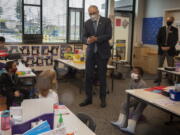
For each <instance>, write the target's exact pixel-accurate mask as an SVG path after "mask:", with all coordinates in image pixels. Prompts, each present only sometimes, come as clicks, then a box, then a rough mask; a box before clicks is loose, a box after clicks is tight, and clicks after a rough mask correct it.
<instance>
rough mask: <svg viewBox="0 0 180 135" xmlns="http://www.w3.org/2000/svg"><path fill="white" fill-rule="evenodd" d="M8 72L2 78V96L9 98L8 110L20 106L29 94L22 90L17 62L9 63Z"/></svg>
mask: <svg viewBox="0 0 180 135" xmlns="http://www.w3.org/2000/svg"><path fill="white" fill-rule="evenodd" d="M5 69H6V72H5V73H3V74H2V75H1V77H0V88H1V89H0V94H1V95H3V96H5V97H7V106H8V108H9V107H10V106H12V105H20V104H21V102H22V100H23V99H24V98H27V97H28V92H27V91H24V90H23V89H21V83H20V81H19V78H18V76H17V74H16V71H17V67H16V62H14V61H8V62H7V63H6V66H5Z"/></svg>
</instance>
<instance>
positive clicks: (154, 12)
mask: <svg viewBox="0 0 180 135" xmlns="http://www.w3.org/2000/svg"><path fill="white" fill-rule="evenodd" d="M144 2H145V3H144V7H145V10H144V12H145V14H144V17H163V16H164V11H165V10H167V9H173V8H174V9H175V8H180V0H144Z"/></svg>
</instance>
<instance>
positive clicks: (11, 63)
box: [5, 61, 15, 71]
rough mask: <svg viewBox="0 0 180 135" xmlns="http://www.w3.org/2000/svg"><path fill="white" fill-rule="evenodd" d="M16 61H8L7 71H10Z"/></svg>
mask: <svg viewBox="0 0 180 135" xmlns="http://www.w3.org/2000/svg"><path fill="white" fill-rule="evenodd" d="M14 62H15V61H8V62H6V66H5V69H6V70H7V71H9V69H11V68H12V65H13V63H14Z"/></svg>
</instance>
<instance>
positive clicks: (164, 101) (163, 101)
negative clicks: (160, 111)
mask: <svg viewBox="0 0 180 135" xmlns="http://www.w3.org/2000/svg"><path fill="white" fill-rule="evenodd" d="M154 102H155V103H157V104H160V105H163V106H169V105H175V104H176V102H174V101H172V100H170V99H156V100H155V101H154Z"/></svg>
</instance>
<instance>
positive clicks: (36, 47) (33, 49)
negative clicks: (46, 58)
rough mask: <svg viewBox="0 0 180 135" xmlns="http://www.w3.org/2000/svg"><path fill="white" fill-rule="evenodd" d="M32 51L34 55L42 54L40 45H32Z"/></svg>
mask: <svg viewBox="0 0 180 135" xmlns="http://www.w3.org/2000/svg"><path fill="white" fill-rule="evenodd" d="M31 51H32V52H31V53H32V55H39V54H40V47H39V46H32V49H31Z"/></svg>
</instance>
